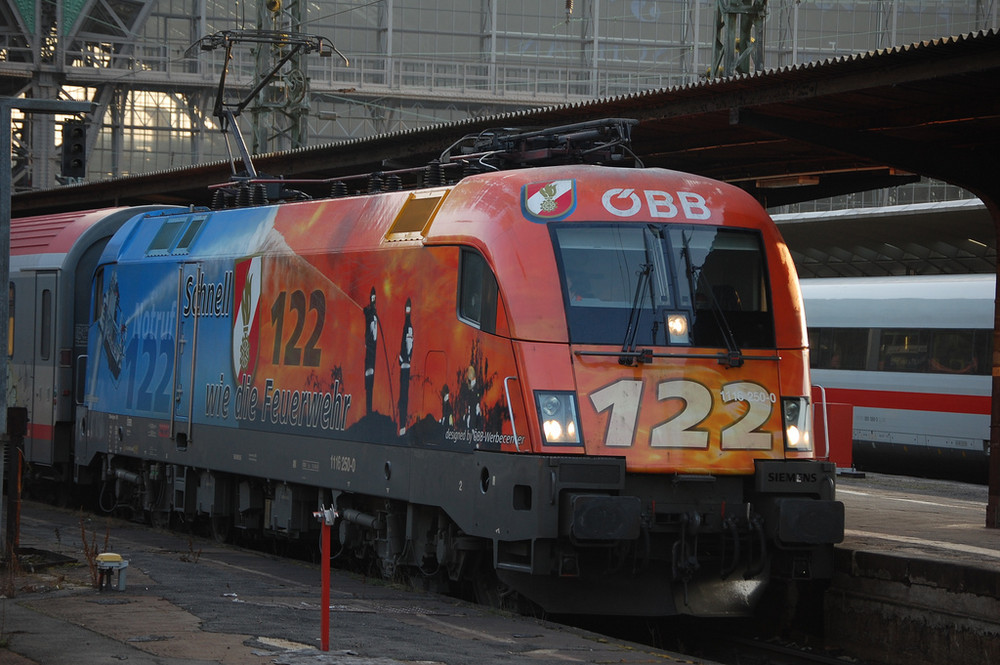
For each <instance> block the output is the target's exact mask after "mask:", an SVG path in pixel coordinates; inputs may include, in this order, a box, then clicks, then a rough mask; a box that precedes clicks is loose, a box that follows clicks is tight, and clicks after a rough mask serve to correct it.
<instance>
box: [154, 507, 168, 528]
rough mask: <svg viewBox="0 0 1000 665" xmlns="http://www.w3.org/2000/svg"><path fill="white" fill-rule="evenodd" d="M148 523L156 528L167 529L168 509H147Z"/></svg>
mask: <svg viewBox="0 0 1000 665" xmlns="http://www.w3.org/2000/svg"><path fill="white" fill-rule="evenodd" d="M149 523H150V524H152V525H153V526H154V527H155V528H157V529H169V528H170V511H169V510H151V511H149Z"/></svg>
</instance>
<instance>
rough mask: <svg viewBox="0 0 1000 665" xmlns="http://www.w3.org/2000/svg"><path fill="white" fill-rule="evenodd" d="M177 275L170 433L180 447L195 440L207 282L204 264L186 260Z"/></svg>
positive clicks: (184, 446) (184, 447) (185, 447)
mask: <svg viewBox="0 0 1000 665" xmlns="http://www.w3.org/2000/svg"><path fill="white" fill-rule="evenodd" d="M177 272H178V275H177V323H176V326H177V330H176V332H175V335H174V344H175V345H176V346H175V348H174V371H173V376H174V383H173V393H172V394H173V396H174V398H173V400H172V402H171V410H170V435H171V437H172V438H173V440H174V442H175V443H176V445H177V448H178V450H187V447H188V445H189V444H190V443H191V439H192V424H193V423H192V418H193V415H194V414H193V412H192V409H193V408H194V400H193V399H192V397H193V395H192V393H193V392H194V363H195V356H196V355H197V348H198V319H199V312H200V307H199V303H200V299H199V298H198V293H199V286H201V285H202V283H203V282H204V273H202V269H201V264H200V263H183V264H181V266H180V268H179V269H178V271H177Z"/></svg>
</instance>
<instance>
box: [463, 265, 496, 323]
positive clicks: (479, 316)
mask: <svg viewBox="0 0 1000 665" xmlns="http://www.w3.org/2000/svg"><path fill="white" fill-rule="evenodd" d="M458 269H459V280H458V317H459V318H460V319H462V320H463V321H465V322H466V323H469V324H471V325H474V326H476V327H477V328H479V329H480V330H482V331H483V332H488V333H492V334H495V333H496V328H497V298H498V288H497V280H496V277H495V276H494V275H493V271H492V270H490V266H489V264H488V263H486V259H484V258H483V257H482V255H480V254H479V253H477V252H474V251H472V250H462V256H461V260H460V261H459V267H458Z"/></svg>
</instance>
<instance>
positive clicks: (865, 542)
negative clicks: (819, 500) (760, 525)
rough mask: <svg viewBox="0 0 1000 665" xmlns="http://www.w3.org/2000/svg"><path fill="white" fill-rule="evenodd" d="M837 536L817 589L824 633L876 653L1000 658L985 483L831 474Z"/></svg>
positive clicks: (896, 658) (999, 566) (998, 538)
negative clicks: (839, 519) (825, 579)
mask: <svg viewBox="0 0 1000 665" xmlns="http://www.w3.org/2000/svg"><path fill="white" fill-rule="evenodd" d="M837 498H838V499H840V500H841V501H843V502H844V504H845V508H846V529H845V538H844V542H843V543H842V544H841V545H840V546H838V548H837V558H836V573H835V576H834V579H833V581H832V584H831V585H830V587H829V589H827V591H826V593H825V595H824V627H825V638H826V640H827V641H828V642H832V643H835V644H838V645H842V646H844V647H845V648H849V649H850V651H851V653H853V654H854V655H856V656H859V657H861V658H868V659H870V660H871V661H874V662H880V663H885V664H887V665H895V664H896V663H899V664H902V663H906V664H907V665H924V664H927V665H930V664H931V663H934V664H935V665H937V664H939V663H942V662H948V663H951V664H952V665H956V664H965V663H968V664H969V665H972V664H975V665H979V664H981V663H996V662H1000V530H997V529H987V528H986V503H987V488H986V486H983V485H968V484H962V483H952V482H945V481H936V480H927V479H920V478H906V477H897V476H886V475H875V474H865V477H863V478H850V477H842V478H840V479H839V480H838V485H837Z"/></svg>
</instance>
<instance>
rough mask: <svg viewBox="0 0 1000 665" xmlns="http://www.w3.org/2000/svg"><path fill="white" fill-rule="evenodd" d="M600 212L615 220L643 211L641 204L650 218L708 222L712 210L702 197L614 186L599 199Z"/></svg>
mask: <svg viewBox="0 0 1000 665" xmlns="http://www.w3.org/2000/svg"><path fill="white" fill-rule="evenodd" d="M601 203H602V204H603V205H604V209H605V210H607V211H608V212H610V213H611V214H612V215H615V216H616V217H633V216H635V215H637V214H639V211H640V210H642V209H643V203H645V207H646V209H647V211H648V212H649V216H650V217H653V218H662V219H672V218H674V217H677V216H678V214H680V216H681V217H684V218H685V219H709V218H710V217H711V216H712V210H711V208H709V207H708V203H707V202H706V201H705V197H703V196H702V195H701V194H696V193H694V192H676V193H675V194H673V195H672V194H670V193H669V192H663V191H658V190H655V189H644V190H639V191H637V190H634V189H622V188H620V187H616V188H615V189H609V190H607V191H606V192H604V196H602V197H601Z"/></svg>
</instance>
